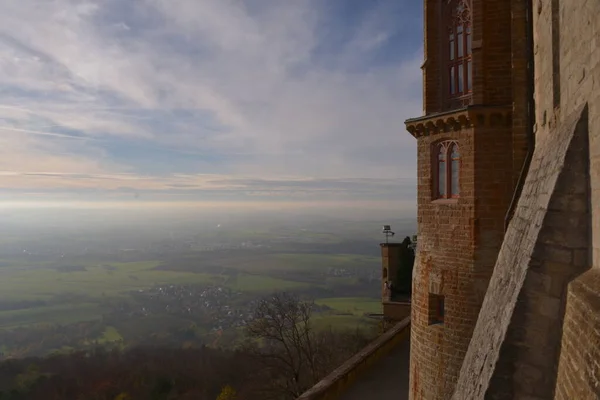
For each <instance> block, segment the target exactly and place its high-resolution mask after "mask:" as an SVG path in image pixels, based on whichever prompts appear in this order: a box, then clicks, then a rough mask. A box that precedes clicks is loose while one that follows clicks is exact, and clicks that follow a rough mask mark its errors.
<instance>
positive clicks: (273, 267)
mask: <svg viewBox="0 0 600 400" xmlns="http://www.w3.org/2000/svg"><path fill="white" fill-rule="evenodd" d="M226 262H227V266H228V267H230V268H232V269H236V270H238V271H247V272H252V273H268V272H285V271H287V272H290V271H302V272H323V273H324V272H326V271H327V269H328V268H343V269H346V270H354V269H356V268H358V269H368V268H376V267H378V266H379V265H380V264H381V259H380V258H379V257H372V256H361V255H355V254H305V253H286V254H268V255H261V256H256V257H235V258H231V259H226Z"/></svg>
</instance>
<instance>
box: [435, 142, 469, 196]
mask: <svg viewBox="0 0 600 400" xmlns="http://www.w3.org/2000/svg"><path fill="white" fill-rule="evenodd" d="M455 150H456V156H454V154H455ZM442 155H443V158H444V159H443V161H442V160H441V157H440V156H442ZM455 161H456V163H454V162H455ZM441 162H444V167H443V171H444V173H443V178H444V183H443V184H444V192H441V191H440V183H441V182H440V178H441V174H440V170H441V169H442V168H440V163H441ZM461 169H462V157H461V154H460V145H459V144H458V141H457V140H440V141H438V142H435V143H434V144H433V146H432V151H431V171H432V178H433V179H432V186H431V194H432V196H431V198H432V200H457V199H459V198H460V171H461ZM454 173H456V175H455V176H453V175H454ZM454 178H456V181H455V182H454ZM454 183H455V184H454Z"/></svg>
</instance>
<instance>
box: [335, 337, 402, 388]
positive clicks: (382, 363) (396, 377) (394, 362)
mask: <svg viewBox="0 0 600 400" xmlns="http://www.w3.org/2000/svg"><path fill="white" fill-rule="evenodd" d="M409 356H410V341H408V340H407V341H404V342H403V343H401V344H399V345H398V347H396V348H395V349H394V350H393V351H392V352H391V353H390V354H388V355H387V356H386V357H384V358H382V359H381V360H379V362H378V363H377V364H376V365H375V366H374V367H373V369H371V370H370V371H368V372H366V373H365V375H363V376H361V377H359V378H358V380H357V381H356V382H355V383H354V384H353V385H352V386H350V388H348V391H347V392H346V393H345V394H344V395H343V396H342V397H341V400H365V399H367V400H368V399H373V400H375V399H377V400H405V399H408V374H409Z"/></svg>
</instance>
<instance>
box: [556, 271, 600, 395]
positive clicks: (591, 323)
mask: <svg viewBox="0 0 600 400" xmlns="http://www.w3.org/2000/svg"><path fill="white" fill-rule="evenodd" d="M598 288H600V269H599V268H592V269H591V270H590V271H588V272H586V273H585V274H583V275H582V276H580V277H579V278H578V279H576V280H575V281H574V282H573V283H571V285H570V287H569V295H568V300H567V310H566V314H565V322H564V325H563V339H562V346H561V354H560V363H559V370H558V379H557V385H556V397H555V399H557V400H571V399H578V400H597V399H600V364H599V360H600V334H599V332H600V312H598V310H600V297H599V296H598Z"/></svg>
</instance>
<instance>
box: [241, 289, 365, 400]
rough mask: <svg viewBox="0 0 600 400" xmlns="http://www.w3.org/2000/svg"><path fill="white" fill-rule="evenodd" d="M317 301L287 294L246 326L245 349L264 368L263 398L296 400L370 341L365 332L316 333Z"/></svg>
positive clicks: (270, 301) (261, 307)
mask: <svg viewBox="0 0 600 400" xmlns="http://www.w3.org/2000/svg"><path fill="white" fill-rule="evenodd" d="M313 308H314V303H313V302H312V301H305V300H301V299H300V298H298V297H297V296H295V295H294V294H291V293H287V292H281V293H275V294H273V295H270V296H268V297H265V298H263V299H262V300H261V301H260V302H259V304H258V306H257V307H256V310H255V312H254V320H253V321H252V322H250V323H249V324H248V325H247V327H246V333H247V338H248V339H250V340H251V342H250V343H247V347H246V350H248V351H250V352H251V353H252V354H254V355H255V356H256V359H257V361H258V362H259V363H260V364H261V365H262V366H263V369H262V371H261V372H262V374H263V376H261V377H260V381H261V382H263V384H261V391H263V395H262V398H264V399H295V398H297V397H298V396H300V395H301V394H302V393H303V392H305V391H306V390H308V389H309V388H310V387H312V386H313V385H315V384H316V383H317V382H318V381H319V380H321V379H322V378H324V377H325V376H326V375H327V374H329V373H330V372H331V371H333V370H334V369H335V368H336V367H338V366H340V365H341V364H342V363H343V362H344V361H345V360H347V359H348V358H349V357H351V356H352V355H354V354H355V353H356V352H357V351H359V350H360V349H361V348H362V347H363V346H365V345H366V343H368V341H369V339H370V336H369V335H367V334H365V332H364V331H362V330H359V329H356V331H352V330H344V331H339V330H333V329H331V327H330V328H329V329H320V330H318V331H317V330H315V329H314V327H313V325H312V320H311V317H312V311H313Z"/></svg>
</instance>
